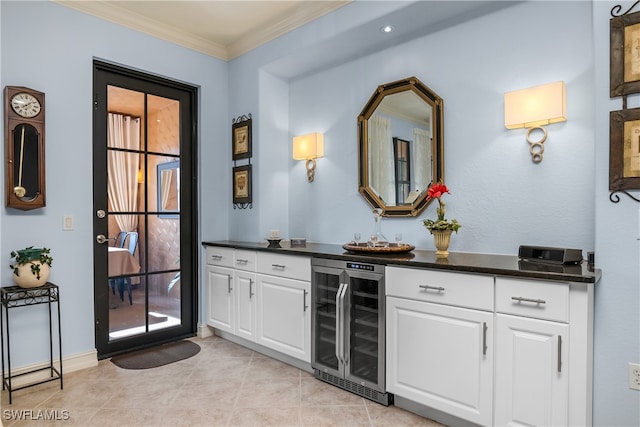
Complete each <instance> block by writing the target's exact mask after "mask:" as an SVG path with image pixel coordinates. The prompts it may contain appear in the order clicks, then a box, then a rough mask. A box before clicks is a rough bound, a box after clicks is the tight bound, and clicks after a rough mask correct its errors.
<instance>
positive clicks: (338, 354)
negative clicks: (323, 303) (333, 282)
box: [336, 283, 344, 363]
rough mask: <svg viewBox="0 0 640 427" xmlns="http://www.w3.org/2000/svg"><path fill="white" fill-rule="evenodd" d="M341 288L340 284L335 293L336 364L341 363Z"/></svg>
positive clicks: (342, 284) (341, 284)
mask: <svg viewBox="0 0 640 427" xmlns="http://www.w3.org/2000/svg"><path fill="white" fill-rule="evenodd" d="M343 286H344V283H340V287H339V288H338V291H337V292H336V359H338V363H340V362H341V361H342V345H341V344H340V341H341V337H342V331H341V329H340V328H341V326H342V320H341V317H342V315H341V312H342V309H341V308H340V294H341V293H342V288H343Z"/></svg>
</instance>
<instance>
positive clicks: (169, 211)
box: [157, 160, 180, 218]
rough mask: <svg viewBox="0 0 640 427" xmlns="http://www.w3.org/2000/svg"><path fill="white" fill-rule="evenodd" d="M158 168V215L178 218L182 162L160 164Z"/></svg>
mask: <svg viewBox="0 0 640 427" xmlns="http://www.w3.org/2000/svg"><path fill="white" fill-rule="evenodd" d="M157 168H158V212H160V214H159V215H158V216H159V217H160V218H178V212H179V210H180V202H179V201H180V161H179V160H176V161H173V162H166V163H160V164H158V166H157Z"/></svg>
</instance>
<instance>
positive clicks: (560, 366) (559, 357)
mask: <svg viewBox="0 0 640 427" xmlns="http://www.w3.org/2000/svg"><path fill="white" fill-rule="evenodd" d="M558 372H562V335H558Z"/></svg>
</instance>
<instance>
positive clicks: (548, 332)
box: [386, 266, 593, 426]
mask: <svg viewBox="0 0 640 427" xmlns="http://www.w3.org/2000/svg"><path fill="white" fill-rule="evenodd" d="M386 275H387V277H386V284H387V292H386V293H387V386H388V390H389V391H391V392H393V393H395V394H396V396H398V397H402V398H406V399H409V400H411V401H413V402H416V403H418V404H421V405H423V406H425V407H427V408H434V409H438V410H440V411H443V412H445V413H447V414H450V415H453V416H456V417H459V418H462V419H465V420H468V421H472V422H474V423H477V424H481V425H500V426H507V425H512V426H515V425H527V426H534V425H535V426H555V425H563V426H564V425H580V426H588V425H591V423H592V418H591V412H592V410H591V402H592V378H593V377H592V371H593V283H573V282H571V283H568V282H560V281H543V280H531V279H521V278H507V277H502V276H498V277H493V276H488V275H479V274H478V275H474V274H463V273H454V272H443V271H433V270H426V269H424V270H421V269H412V268H405V267H391V266H389V267H387V269H386ZM479 349H481V350H480V351H479Z"/></svg>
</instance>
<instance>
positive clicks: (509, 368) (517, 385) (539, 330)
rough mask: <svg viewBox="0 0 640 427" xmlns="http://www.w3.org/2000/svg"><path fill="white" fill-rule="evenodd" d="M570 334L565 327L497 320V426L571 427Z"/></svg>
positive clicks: (519, 319) (515, 319) (500, 317)
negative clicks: (567, 357)
mask: <svg viewBox="0 0 640 427" xmlns="http://www.w3.org/2000/svg"><path fill="white" fill-rule="evenodd" d="M568 332H569V326H568V325H566V324H563V323H557V322H549V321H544V320H537V319H527V318H523V317H516V316H510V315H504V314H497V315H496V367H498V369H496V409H495V424H496V425H501V426H507V425H509V426H518V425H519V426H525V425H526V426H534V425H535V426H566V425H568V423H569V421H568V408H569V400H568V393H569V382H568V377H569V367H568V366H567V364H566V354H567V343H568V341H569V336H568ZM563 356H565V359H564V360H563Z"/></svg>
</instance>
